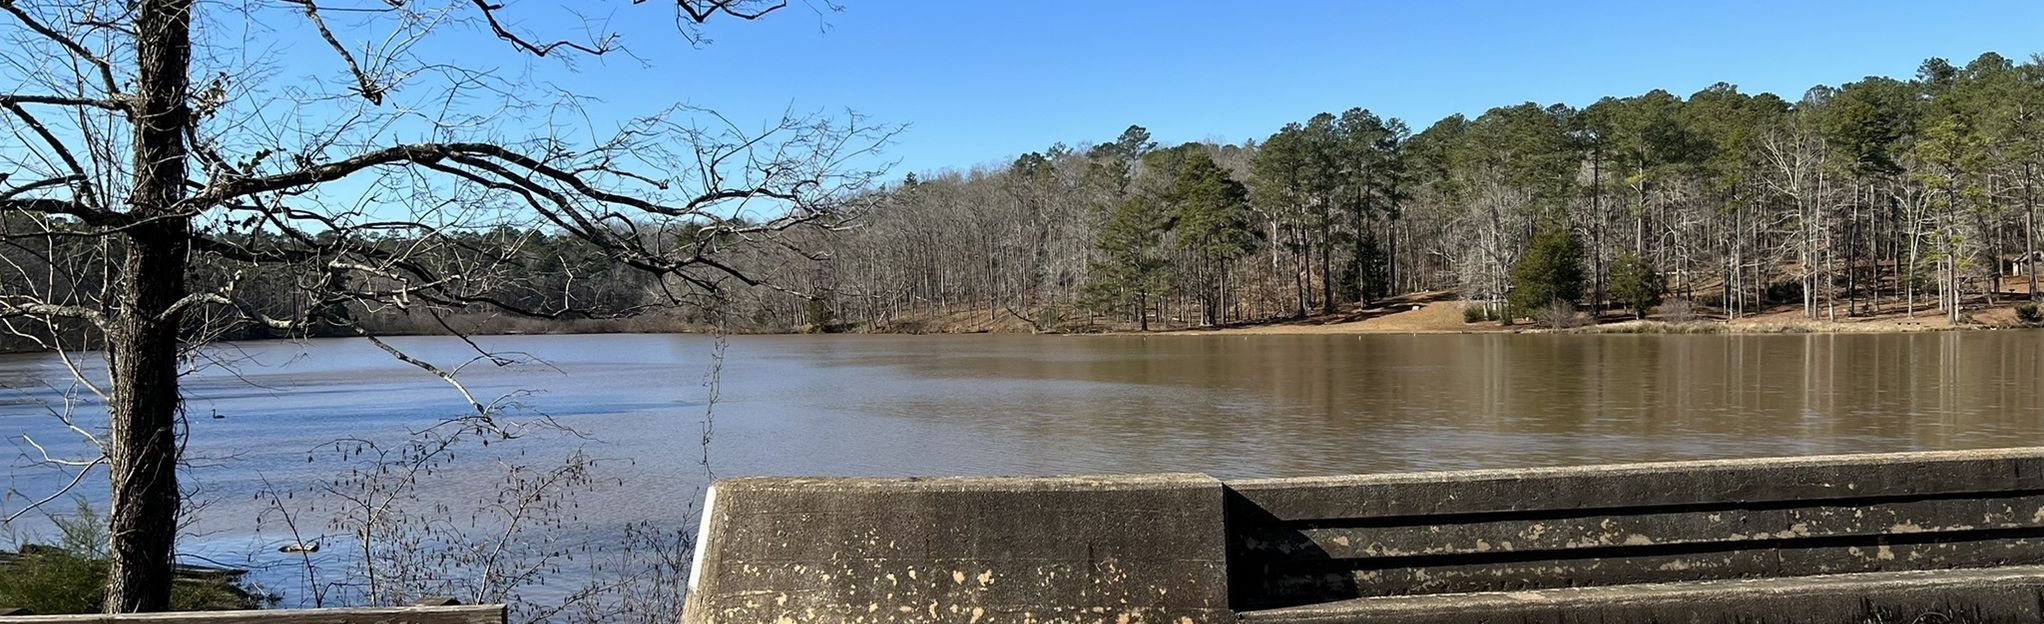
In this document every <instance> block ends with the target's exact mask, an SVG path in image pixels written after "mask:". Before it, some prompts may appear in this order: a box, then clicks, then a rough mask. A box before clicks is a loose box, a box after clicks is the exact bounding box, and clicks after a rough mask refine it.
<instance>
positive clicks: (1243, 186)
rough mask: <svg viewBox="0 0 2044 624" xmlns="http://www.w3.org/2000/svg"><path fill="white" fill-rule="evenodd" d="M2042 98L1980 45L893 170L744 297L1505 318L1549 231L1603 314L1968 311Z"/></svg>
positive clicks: (2022, 234)
mask: <svg viewBox="0 0 2044 624" xmlns="http://www.w3.org/2000/svg"><path fill="white" fill-rule="evenodd" d="M2040 108H2044V63H2040V61H2039V59H2037V58H2032V59H2030V60H2028V61H2027V62H2016V61H2013V60H2011V59H2008V58H2005V57H2002V56H1999V55H1996V54H1992V53H1989V54H1984V55H1982V56H1980V57H1978V58H1976V59H1974V60H1973V61H1971V62H1969V63H1966V64H1965V65H1963V66H1959V65H1953V64H1951V63H1949V62H1947V61H1945V60H1942V59H1931V60H1929V61H1926V62H1924V63H1923V64H1922V65H1921V67H1920V69H1919V70H1918V71H1917V73H1916V75H1915V76H1914V77H1913V78H1910V79H1894V78H1886V77H1867V78H1865V79H1862V80H1859V81H1856V82H1851V83H1847V84H1844V85H1840V86H1835V87H1833V86H1818V87H1814V88H1812V89H1810V90H1808V91H1807V92H1805V93H1803V94H1802V95H1801V96H1800V97H1799V98H1797V99H1794V100H1788V99H1784V98H1782V97H1778V96H1776V95H1773V94H1768V93H1760V94H1748V93H1743V92H1741V91H1739V89H1738V88H1737V87H1736V86H1734V85H1731V84H1728V83H1719V84H1716V85H1712V86H1710V87H1709V88H1706V89H1704V90H1702V91H1698V92H1696V93H1693V94H1690V95H1688V96H1687V97H1684V96H1680V95H1677V94H1673V93H1668V92H1666V91H1653V92H1649V93H1645V94H1639V95H1632V96H1613V97H1606V98H1604V99H1602V100H1599V101H1597V102H1595V103H1593V104H1590V105H1588V106H1585V107H1581V108H1575V107H1570V106H1565V105H1542V104H1537V103H1530V102H1529V103H1524V104H1516V105H1509V106H1500V107H1498V108H1493V109H1490V110H1489V111H1486V112H1484V113H1483V114H1481V115H1478V116H1476V117H1473V118H1471V117H1466V116H1463V115H1452V116H1449V117H1447V118H1445V119H1440V120H1438V121H1434V122H1432V123H1430V124H1427V125H1425V126H1424V127H1418V126H1414V125H1410V124H1408V123H1407V122H1405V121H1403V120H1400V119H1396V118H1390V119H1387V118H1383V117H1380V116H1378V115H1376V114H1373V113H1371V112H1370V111H1369V110H1367V109H1363V108H1352V109H1349V110H1346V111H1343V112H1341V113H1339V114H1333V113H1323V114H1319V115H1314V116H1313V117H1311V118H1309V119H1305V120H1302V121H1299V122H1296V123H1291V124H1287V125H1285V126H1284V127H1282V128H1278V129H1277V130H1276V131H1275V132H1274V133H1272V134H1271V135H1270V136H1268V137H1266V138H1263V139H1261V140H1252V141H1246V142H1244V143H1242V144H1240V145H1220V144H1211V143H1188V144H1184V145H1178V146H1170V147H1165V146H1160V145H1158V144H1156V143H1155V142H1154V141H1152V139H1151V137H1150V134H1149V133H1148V131H1146V130H1145V129H1144V128H1142V127H1141V126H1131V127H1129V128H1128V130H1127V131H1126V132H1123V133H1122V134H1121V135H1120V136H1119V137H1114V138H1111V139H1107V140H1104V141H1101V142H1099V143H1092V144H1087V143H1081V144H1077V145H1066V144H1063V143H1059V144H1055V145H1052V146H1050V147H1049V148H1047V149H1045V150H1043V151H1041V152H1031V153H1028V154H1023V155H1021V156H1019V157H1016V158H1015V159H1014V160H1013V161H1012V162H1010V163H1009V164H1007V165H1006V166H994V167H982V168H976V169H972V170H968V171H946V172H940V173H934V174H925V175H910V176H907V177H906V178H904V179H902V180H901V181H900V182H899V183H895V184H891V185H889V186H888V187H887V188H885V189H882V190H879V191H877V192H876V193H875V195H874V196H873V197H871V198H869V201H867V202H864V203H863V204H862V205H861V206H860V207H859V208H858V210H857V212H856V213H855V214H852V215H850V216H851V217H852V218H851V219H850V220H849V221H848V222H847V223H846V227H844V228H842V229H839V230H836V231H831V232H828V233H817V234H816V236H818V239H817V240H816V241H815V244H814V245H813V246H812V247H810V248H812V249H816V250H819V251H820V252H821V253H819V254H817V258H818V259H817V260H816V261H815V262H813V263H807V264H799V265H798V264H790V265H788V266H789V267H790V268H791V269H794V268H795V267H797V266H799V267H800V268H799V269H796V270H792V271H790V272H788V273H787V274H784V275H782V276H781V283H782V284H784V285H786V286H787V287H788V288H790V289H792V290H794V291H798V292H803V293H812V294H815V295H816V296H817V297H819V298H818V299H817V300H816V301H813V302H803V301H793V300H783V301H779V302H778V303H776V302H775V299H774V298H772V297H769V298H766V299H760V300H758V305H756V306H755V309H756V311H757V313H759V314H761V315H762V320H765V319H766V318H772V319H776V320H778V321H779V322H781V323H786V324H791V325H792V324H802V323H811V322H819V321H826V320H828V321H834V322H838V323H847V324H852V325H857V326H873V327H879V328H886V327H890V326H897V325H904V324H911V323H914V322H916V320H917V319H930V318H942V317H944V316H946V315H958V314H965V313H968V312H970V313H974V314H979V315H983V316H984V317H987V318H997V317H1008V318H1020V319H1026V320H1027V321H1029V322H1030V323H1031V324H1032V325H1034V326H1036V327H1038V328H1042V329H1073V328H1078V327H1087V326H1092V327H1099V326H1103V325H1113V326H1121V327H1135V326H1139V325H1157V324H1168V325H1171V326H1185V325H1211V324H1221V323H1234V322H1252V321H1260V320H1268V319H1278V318H1288V317H1298V316H1305V315H1310V314H1316V313H1324V312H1332V311H1335V310H1337V309H1338V308H1341V307H1343V306H1346V305H1349V304H1354V303H1358V302H1369V301H1372V300H1375V299H1379V298H1382V297H1385V296H1387V295H1390V294H1395V293H1406V292H1417V291H1453V292H1455V293H1458V294H1459V295H1460V296H1461V297H1463V298H1465V299H1468V300H1472V301H1477V302H1484V303H1485V304H1487V305H1489V306H1493V307H1495V308H1504V307H1506V306H1507V305H1508V302H1509V301H1510V297H1509V295H1510V291H1512V290H1513V279H1512V275H1511V273H1512V269H1513V267H1514V266H1515V265H1517V264H1519V263H1520V261H1521V260H1522V256H1523V255H1524V254H1526V253H1527V250H1528V249H1530V248H1532V246H1531V245H1530V244H1529V243H1530V242H1531V241H1533V240H1534V239H1535V237H1536V236H1538V235H1540V234H1541V233H1543V232H1550V231H1551V232H1553V233H1554V234H1555V235H1557V236H1561V237H1565V238H1567V239H1569V240H1571V241H1572V243H1573V244H1574V245H1577V246H1578V247H1579V250H1580V251H1579V253H1580V261H1581V262H1582V264H1583V267H1582V268H1583V270H1582V280H1583V281H1584V282H1585V283H1584V284H1582V285H1581V286H1582V288H1581V298H1580V300H1579V301H1577V302H1576V303H1578V304H1580V305H1583V306H1587V307H1596V308H1599V309H1603V308H1607V307H1622V305H1621V302H1618V301H1616V300H1615V299H1614V296H1613V294H1612V292H1611V286H1612V279H1613V276H1614V269H1619V270H1621V272H1622V273H1634V272H1644V273H1647V274H1649V275H1650V276H1651V277H1654V278H1658V279H1659V280H1660V282H1661V283H1662V284H1665V290H1666V294H1667V296H1668V297H1669V298H1670V299H1680V300H1684V301H1688V302H1691V303H1693V304H1695V305H1698V306H1702V307H1703V308H1707V309H1710V310H1712V311H1713V312H1715V313H1721V314H1723V315H1724V316H1727V317H1738V316H1741V315H1747V314H1752V313H1755V312H1757V311H1761V310H1765V309H1769V308H1770V307H1778V306H1793V307H1797V308H1799V309H1800V310H1801V312H1802V313H1803V314H1804V315H1806V316H1807V317H1809V318H1813V319H1819V318H1822V319H1836V318H1844V317H1850V316H1857V315H1865V314H1871V313H1874V312H1875V311H1876V309H1877V306H1878V309H1880V310H1897V309H1899V310H1903V311H1908V312H1914V313H1919V314H1940V315H1945V316H1947V317H1949V318H1953V319H1959V318H1961V315H1962V314H1963V311H1964V310H1965V309H1966V308H1967V306H1972V305H1980V304H1983V303H1988V302H1993V301H1995V300H1996V299H1997V298H1998V297H1999V298H2005V297H2009V296H2011V295H2008V294H2005V293H2006V292H2007V291H2020V292H2022V293H2029V292H2034V288H2031V287H2030V285H2032V284H2034V283H2035V280H2036V273H2037V262H2036V260H2037V259H2038V258H2037V242H2036V236H2037V223H2036V206H2035V204H2036V201H2037V189H2036V186H2037V185H2038V182H2039V180H2038V174H2039V169H2040V167H2044V119H2040V118H2039V112H2040V110H2039V109H2040ZM2011 274H2014V275H2016V277H2009V276H2010V275H2011ZM1619 277H1620V278H1621V281H1626V282H1630V281H1632V280H1633V279H1636V278H1637V276H1636V275H1631V274H1624V275H1620V276H1619ZM2013 296H2025V295H2021V294H2017V295H2013ZM1499 311H1503V310H1499Z"/></svg>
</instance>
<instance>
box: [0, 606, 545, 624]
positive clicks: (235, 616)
mask: <svg viewBox="0 0 2044 624" xmlns="http://www.w3.org/2000/svg"><path fill="white" fill-rule="evenodd" d="M504 621H505V613H504V605H500V604H499V605H474V606H451V607H369V608H356V609H266V610H253V611H178V612H170V613H131V614H119V615H106V614H87V615H28V616H9V617H0V624H504Z"/></svg>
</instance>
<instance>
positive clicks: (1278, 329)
mask: <svg viewBox="0 0 2044 624" xmlns="http://www.w3.org/2000/svg"><path fill="white" fill-rule="evenodd" d="M1465 305H1466V302H1463V301H1459V300H1452V299H1447V300H1444V299H1442V298H1441V297H1440V296H1439V294H1437V293H1432V294H1422V295H1417V296H1409V297H1407V298H1404V300H1402V301H1401V300H1397V299H1394V300H1393V301H1392V302H1391V303H1389V304H1387V305H1386V306H1383V307H1379V308H1372V309H1367V310H1355V311H1351V312H1347V313H1344V314H1339V315H1335V316H1333V317H1309V318H1305V319H1297V320H1286V321H1276V322H1269V323H1259V324H1247V325H1240V326H1234V327H1210V328H1184V329H1168V330H1153V331H1149V332H1136V331H1114V332H1104V335H1121V336H1234V335H1322V334H1486V333H1550V334H1797V333H1835V334H1870V333H1881V334H1889V333H1913V332H1932V331H1974V330H1996V329H2022V328H2027V327H2033V326H2026V325H2024V324H2023V323H2022V322H2020V321H2019V320H2018V319H2017V317H2016V313H2015V309H2014V307H2013V305H2014V302H2003V303H2002V304H2000V305H1996V306H1982V307H1979V308H1976V309H1969V310H1967V317H1968V318H1970V319H1971V322H1969V323H1960V324H1954V323H1952V322H1951V321H1950V320H1948V319H1946V318H1945V317H1944V315H1942V314H1940V313H1938V312H1937V311H1936V310H1926V309H1922V308H1919V309H1918V310H1916V313H1915V315H1914V316H1911V315H1910V314H1909V313H1908V312H1907V311H1906V310H1904V309H1902V308H1901V307H1900V306H1892V308H1893V309H1890V307H1883V308H1881V310H1880V311H1879V312H1878V313H1875V314H1870V315H1865V316H1860V317H1850V318H1847V317H1843V316H1841V317H1839V318H1838V320H1811V319H1807V318H1804V317H1803V315H1802V313H1801V311H1800V310H1797V309H1775V310H1770V311H1767V312H1762V313H1759V314H1752V315H1747V316H1743V317H1740V318H1737V319H1724V318H1703V319H1697V320H1689V321H1680V322H1677V321H1670V320H1668V319H1665V318H1653V317H1650V318H1648V319H1644V320H1640V319H1630V318H1621V317H1618V316H1617V315H1607V316H1605V317H1604V318H1603V319H1601V320H1600V322H1598V323H1596V324H1591V325H1585V326H1581V327H1574V328H1567V329H1543V328H1537V327H1534V326H1532V325H1531V324H1528V323H1525V322H1520V323H1517V324H1514V325H1500V324H1499V323H1497V322H1496V321H1482V322H1476V323H1466V322H1463V319H1462V310H1463V307H1464V306H1465Z"/></svg>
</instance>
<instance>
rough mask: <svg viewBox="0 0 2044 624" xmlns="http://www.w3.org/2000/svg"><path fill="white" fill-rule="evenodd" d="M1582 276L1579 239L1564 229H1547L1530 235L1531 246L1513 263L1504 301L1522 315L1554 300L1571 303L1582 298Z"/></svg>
mask: <svg viewBox="0 0 2044 624" xmlns="http://www.w3.org/2000/svg"><path fill="white" fill-rule="evenodd" d="M1583 275H1584V273H1583V244H1582V241H1580V240H1578V239H1577V238H1576V237H1575V235H1574V234H1573V233H1570V232H1569V231H1567V230H1565V229H1562V228H1559V227H1550V228H1546V229H1543V230H1541V231H1540V232H1539V233H1537V234H1534V235H1533V244H1532V246H1531V247H1530V248H1528V249H1527V250H1526V254H1525V255H1524V256H1522V257H1520V258H1519V262H1518V263H1517V264H1514V265H1512V290H1511V292H1510V293H1509V294H1507V295H1506V298H1505V300H1506V302H1507V303H1508V304H1510V306H1511V309H1512V310H1513V312H1514V313H1515V314H1519V315H1521V316H1529V315H1531V314H1532V313H1534V312H1536V311H1539V310H1542V309H1545V308H1547V307H1548V306H1550V305H1552V304H1554V303H1555V302H1563V303H1569V304H1573V303H1574V302H1575V301H1576V300H1578V299H1582V298H1583V283H1584V277H1583Z"/></svg>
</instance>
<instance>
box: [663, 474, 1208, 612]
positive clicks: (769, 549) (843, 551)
mask: <svg viewBox="0 0 2044 624" xmlns="http://www.w3.org/2000/svg"><path fill="white" fill-rule="evenodd" d="M1223 519H1224V514H1223V513H1222V511H1221V483H1220V481H1217V480H1215V479H1213V478H1212V477H1208V476H1205V475H1155V476H1130V477H1107V478H1047V479H923V480H909V479H764V478H760V479H733V480H726V481H720V482H718V483H717V484H715V485H714V486H712V489H711V492H710V502H709V504H708V508H707V509H706V510H705V514H704V525H703V528H702V531H701V536H702V539H701V540H700V542H699V544H698V551H697V554H698V559H697V562H696V566H695V570H694V573H693V574H692V575H691V577H690V578H691V581H690V583H691V587H690V591H689V604H688V608H687V616H686V621H688V622H690V623H692V624H709V623H713V622H715V623H732V624H739V623H779V622H856V623H872V624H881V623H888V622H959V623H962V624H1000V623H1010V622H1013V623H1032V622H1103V623H1116V624H1131V623H1144V622H1155V623H1168V624H1207V623H1214V622H1232V621H1234V619H1235V616H1234V614H1233V612H1232V611H1230V610H1229V608H1228V602H1227V599H1228V596H1227V580H1226V569H1225V565H1226V562H1225V561H1224V557H1225V544H1226V538H1225V535H1224V530H1223V526H1222V523H1223Z"/></svg>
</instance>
